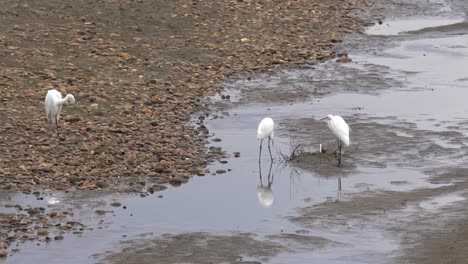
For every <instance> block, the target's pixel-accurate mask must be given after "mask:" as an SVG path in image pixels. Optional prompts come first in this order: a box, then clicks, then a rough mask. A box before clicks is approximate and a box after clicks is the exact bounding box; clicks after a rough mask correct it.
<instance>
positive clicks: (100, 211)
mask: <svg viewBox="0 0 468 264" xmlns="http://www.w3.org/2000/svg"><path fill="white" fill-rule="evenodd" d="M94 212H95V213H96V214H97V215H105V214H106V211H104V210H99V209H98V210H96V211H94Z"/></svg>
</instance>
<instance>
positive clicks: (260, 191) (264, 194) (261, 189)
mask: <svg viewBox="0 0 468 264" xmlns="http://www.w3.org/2000/svg"><path fill="white" fill-rule="evenodd" d="M272 167H273V161H271V162H270V168H269V170H268V176H267V184H266V185H263V179H262V166H261V163H260V160H259V161H258V169H259V174H260V186H258V187H257V198H258V202H259V203H260V205H261V206H263V207H265V208H268V207H270V206H272V205H273V201H274V198H273V190H272V187H273V177H274V176H273V175H272V174H271V168H272Z"/></svg>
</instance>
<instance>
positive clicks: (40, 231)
mask: <svg viewBox="0 0 468 264" xmlns="http://www.w3.org/2000/svg"><path fill="white" fill-rule="evenodd" d="M37 235H38V236H47V235H49V231H47V230H45V229H41V230H39V231H37Z"/></svg>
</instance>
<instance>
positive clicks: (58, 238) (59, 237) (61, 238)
mask: <svg viewBox="0 0 468 264" xmlns="http://www.w3.org/2000/svg"><path fill="white" fill-rule="evenodd" d="M54 239H55V240H63V239H64V237H63V236H55V237H54Z"/></svg>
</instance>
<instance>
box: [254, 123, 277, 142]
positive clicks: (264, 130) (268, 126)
mask: <svg viewBox="0 0 468 264" xmlns="http://www.w3.org/2000/svg"><path fill="white" fill-rule="evenodd" d="M274 128H275V123H274V122H273V119H271V118H264V119H262V121H260V124H258V130H257V138H258V139H262V138H264V137H267V136H271V137H273V130H274Z"/></svg>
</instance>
